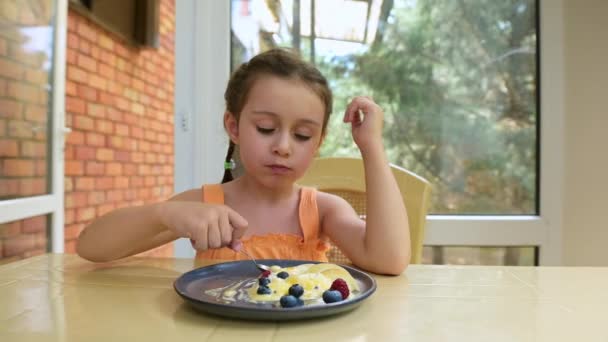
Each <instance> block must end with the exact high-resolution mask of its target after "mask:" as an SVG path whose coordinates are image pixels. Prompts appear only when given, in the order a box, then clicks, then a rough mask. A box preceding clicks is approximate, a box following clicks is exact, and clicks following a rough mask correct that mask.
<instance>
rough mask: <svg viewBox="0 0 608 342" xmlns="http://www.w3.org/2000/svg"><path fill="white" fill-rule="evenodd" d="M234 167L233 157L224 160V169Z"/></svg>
mask: <svg viewBox="0 0 608 342" xmlns="http://www.w3.org/2000/svg"><path fill="white" fill-rule="evenodd" d="M235 168H236V163H235V162H234V159H230V161H227V162H224V170H234V169H235Z"/></svg>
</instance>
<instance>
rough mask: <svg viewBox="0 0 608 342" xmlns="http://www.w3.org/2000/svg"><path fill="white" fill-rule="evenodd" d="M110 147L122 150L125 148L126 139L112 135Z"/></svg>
mask: <svg viewBox="0 0 608 342" xmlns="http://www.w3.org/2000/svg"><path fill="white" fill-rule="evenodd" d="M108 147H112V148H114V149H121V150H122V149H125V140H124V138H122V137H110V139H109V141H108Z"/></svg>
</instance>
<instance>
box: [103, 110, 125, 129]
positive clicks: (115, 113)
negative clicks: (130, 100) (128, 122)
mask: <svg viewBox="0 0 608 342" xmlns="http://www.w3.org/2000/svg"><path fill="white" fill-rule="evenodd" d="M107 114H108V115H107V117H108V119H110V120H112V121H117V122H122V121H123V118H124V116H123V114H122V112H121V111H119V110H117V109H115V108H111V107H110V108H107ZM116 125H118V123H117V124H116Z"/></svg>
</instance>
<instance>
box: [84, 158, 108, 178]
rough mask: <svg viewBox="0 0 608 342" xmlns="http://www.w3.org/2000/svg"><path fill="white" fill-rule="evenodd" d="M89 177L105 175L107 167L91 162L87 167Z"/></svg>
mask: <svg viewBox="0 0 608 342" xmlns="http://www.w3.org/2000/svg"><path fill="white" fill-rule="evenodd" d="M85 169H86V171H85V173H86V175H87V176H101V175H104V174H105V166H104V164H103V163H100V162H97V161H89V162H87V163H86V165H85Z"/></svg>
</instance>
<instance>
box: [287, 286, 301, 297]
mask: <svg viewBox="0 0 608 342" xmlns="http://www.w3.org/2000/svg"><path fill="white" fill-rule="evenodd" d="M289 294H290V295H292V296H294V297H296V298H300V297H301V296H302V295H303V294H304V288H303V287H302V286H300V284H294V285H291V287H290V288H289Z"/></svg>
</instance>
